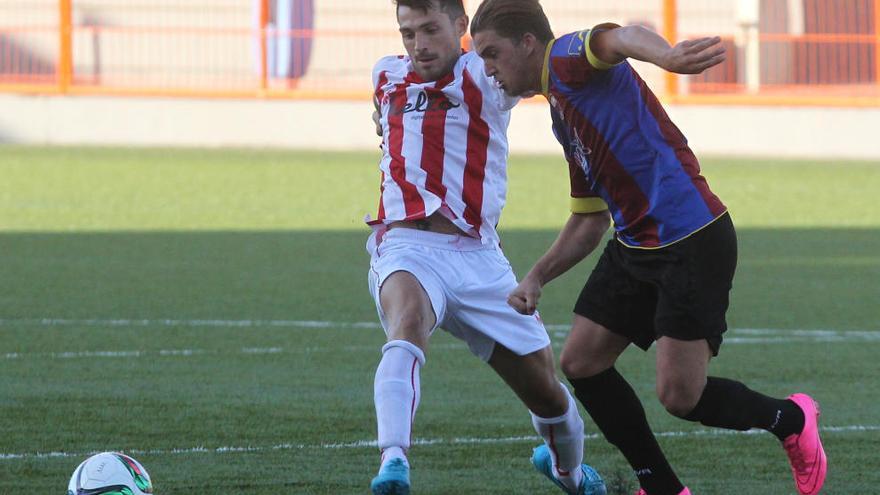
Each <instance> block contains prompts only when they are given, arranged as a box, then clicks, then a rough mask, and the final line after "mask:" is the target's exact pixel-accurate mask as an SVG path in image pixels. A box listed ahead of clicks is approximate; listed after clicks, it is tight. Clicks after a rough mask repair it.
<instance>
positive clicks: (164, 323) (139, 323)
mask: <svg viewBox="0 0 880 495" xmlns="http://www.w3.org/2000/svg"><path fill="white" fill-rule="evenodd" d="M0 326H37V327H67V326H84V327H207V328H212V327H214V328H261V327H277V328H297V329H378V328H381V327H380V325H379V323H377V322H371V321H358V322H350V321H317V320H222V319H194V320H184V319H167V318H159V319H124V318H114V319H99V318H89V319H67V318H19V319H0ZM546 327H547V330H549V331H555V332H567V331H568V330H569V329H570V328H571V326H570V325H567V324H548V325H546ZM729 333H733V334H743V335H750V336H757V337H786V338H788V337H804V338H810V339H822V338H827V339H839V338H841V337H845V338H850V339H864V340H880V330H876V331H873V330H832V329H817V330H805V329H791V330H789V329H781V328H733V329H730V331H729ZM757 337H756V338H757ZM756 342H764V341H756Z"/></svg>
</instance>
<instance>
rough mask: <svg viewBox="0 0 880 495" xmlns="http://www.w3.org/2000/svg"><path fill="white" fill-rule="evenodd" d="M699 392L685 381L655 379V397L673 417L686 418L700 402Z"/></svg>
mask: <svg viewBox="0 0 880 495" xmlns="http://www.w3.org/2000/svg"><path fill="white" fill-rule="evenodd" d="M700 392H701V391H700V390H699V389H698V388H697V387H694V386H692V384H691V383H689V382H687V381H685V380H662V379H660V378H659V377H658V379H657V397H658V398H659V399H660V403H661V404H663V407H664V408H666V411H668V412H669V414H672V415H673V416H677V417H679V418H683V417H685V416H687V415H688V414H689V413H690V412H691V411H693V409H694V407H695V406H696V405H697V402H698V401H699V400H700Z"/></svg>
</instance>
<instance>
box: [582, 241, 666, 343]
mask: <svg viewBox="0 0 880 495" xmlns="http://www.w3.org/2000/svg"><path fill="white" fill-rule="evenodd" d="M631 257H632V253H630V252H628V251H627V248H625V247H623V246H622V245H621V244H620V243H619V242H618V241H616V240H614V239H611V240H610V241H608V244H607V245H606V247H605V250H604V251H603V252H602V255H601V256H600V257H599V260H598V262H597V263H596V267H595V268H594V269H593V271H592V272H591V273H590V276H589V278H588V279H587V282H586V283H585V284H584V287H583V289H582V290H581V292H580V295H579V296H578V299H577V301H576V302H575V306H574V314H575V319H574V326H575V330H576V331H573V335H574V336H575V337H576V340H575V342H574V343H573V344H572V348H573V349H574V350H580V351H593V350H601V349H604V347H603V346H604V344H606V342H605V341H606V340H617V339H611V338H610V336H607V335H605V333H606V332H607V331H610V332H612V333H615V334H617V335H619V336H621V337H623V338H624V339H626V340H627V341H629V342H632V343H634V344H636V345H637V346H639V347H641V348H642V349H648V348H649V347H650V346H651V344H653V343H654V313H655V311H656V307H657V293H656V289H655V288H654V287H653V286H652V285H651V284H650V283H647V282H646V281H644V280H641V279H639V278H637V277H635V276H634V275H633V273H632V271H633V270H632V268H633V267H632V266H631V264H632V259H631ZM578 317H580V318H578ZM578 334H582V335H580V336H578ZM588 344H591V345H590V346H589V347H587V345H588ZM566 347H567V348H568V347H569V346H568V345H566ZM569 357H570V358H573V357H574V355H572V354H570V355H569ZM588 357H589V358H592V357H593V356H588ZM586 358H587V357H585V359H586Z"/></svg>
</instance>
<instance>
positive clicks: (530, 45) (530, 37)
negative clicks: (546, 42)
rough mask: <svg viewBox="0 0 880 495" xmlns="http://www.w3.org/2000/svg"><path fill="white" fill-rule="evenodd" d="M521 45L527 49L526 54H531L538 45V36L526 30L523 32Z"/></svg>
mask: <svg viewBox="0 0 880 495" xmlns="http://www.w3.org/2000/svg"><path fill="white" fill-rule="evenodd" d="M519 42H520V46H522V47H523V50H525V55H531V54H532V52H534V51H535V50H536V49H537V47H538V38H536V37H535V35H534V34H532V33H529V32H526V33H523V35H522V38H521V39H520V41H519Z"/></svg>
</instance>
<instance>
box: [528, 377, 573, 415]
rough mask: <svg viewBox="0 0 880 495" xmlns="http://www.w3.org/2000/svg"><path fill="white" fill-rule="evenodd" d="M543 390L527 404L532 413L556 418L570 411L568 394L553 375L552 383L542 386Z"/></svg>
mask: <svg viewBox="0 0 880 495" xmlns="http://www.w3.org/2000/svg"><path fill="white" fill-rule="evenodd" d="M541 390H542V392H541V393H540V394H538V395H536V396H535V397H534V398H533V400H531V401H529V402H531V403H530V404H526V406H527V407H528V408H529V410H530V411H532V413H534V414H536V415H538V416H540V417H542V418H555V417H558V416H562V415H563V414H565V413H566V412H567V411H568V407H569V401H568V395H567V394H566V393H565V391H563V390H562V385H561V384H560V383H559V381H557V380H556V377H555V376H554V377H553V380H552V383H548V384H546V386H544V387H542V388H541Z"/></svg>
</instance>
